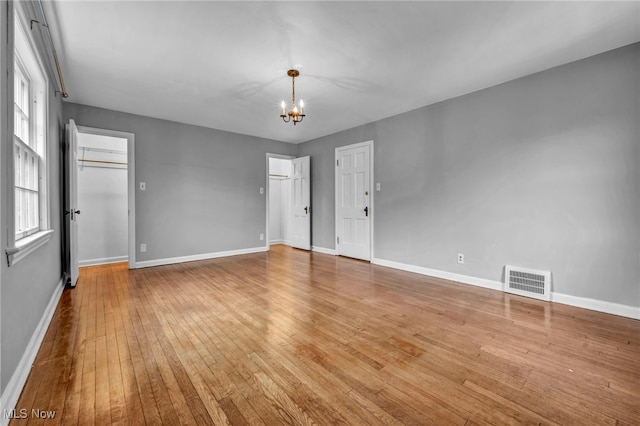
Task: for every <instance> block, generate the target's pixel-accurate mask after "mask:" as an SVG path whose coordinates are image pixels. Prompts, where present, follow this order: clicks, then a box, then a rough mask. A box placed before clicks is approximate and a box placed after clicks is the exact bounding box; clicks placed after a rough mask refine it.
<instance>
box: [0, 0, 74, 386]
mask: <svg viewBox="0 0 640 426" xmlns="http://www.w3.org/2000/svg"><path fill="white" fill-rule="evenodd" d="M7 3H8V4H7ZM0 5H1V6H0V7H1V8H2V9H1V11H0V19H1V20H2V21H1V23H0V27H1V28H6V26H5V25H10V28H13V19H11V20H10V22H7V10H6V8H7V7H9V16H11V17H13V2H1V3H0ZM34 19H38V18H35V17H34ZM1 33H2V36H1V37H2V39H1V41H2V42H1V43H0V45H1V47H0V49H1V57H2V66H3V67H6V66H7V64H9V65H11V64H13V54H12V52H13V47H12V46H13V44H11V45H10V46H11V47H7V44H6V38H5V37H6V33H7V32H6V31H1ZM11 66H12V65H11ZM3 69H6V68H3ZM51 78H52V77H51V76H49V79H50V90H49V123H48V124H49V134H48V136H49V138H48V142H47V143H48V155H49V164H48V167H49V176H48V178H49V199H50V208H51V210H50V221H49V222H50V225H51V228H52V229H53V230H54V234H53V236H52V238H51V240H50V241H49V242H48V243H47V244H46V245H44V246H43V247H40V248H39V249H37V250H36V251H35V252H33V253H32V254H31V255H29V256H28V257H26V258H24V259H23V260H21V261H20V262H18V263H17V264H14V265H13V266H11V267H7V262H6V258H5V257H4V254H3V257H2V261H0V268H1V270H0V276H1V277H2V282H1V285H0V295H1V297H0V303H1V307H0V312H1V313H2V322H1V332H0V346H1V356H0V360H1V368H0V370H1V380H0V388H1V392H4V390H5V388H6V386H7V383H8V382H9V380H10V379H11V376H12V375H13V373H14V371H15V369H16V367H17V366H18V363H19V362H20V359H21V358H22V356H23V354H24V353H25V350H26V349H27V344H28V343H29V340H30V339H31V336H32V335H33V333H34V331H35V329H36V326H37V325H38V323H39V322H40V320H41V318H42V315H43V313H44V311H45V309H46V307H47V305H48V303H49V301H50V300H51V297H52V295H53V294H54V292H55V291H56V285H57V284H58V282H59V281H60V278H61V276H62V268H61V256H60V247H61V244H62V243H61V234H62V227H61V221H62V218H61V215H60V212H61V210H62V208H61V205H60V199H61V192H60V186H61V185H60V179H61V178H60V176H61V175H60V173H61V172H60V152H61V151H60V140H61V139H60V137H61V134H62V129H63V126H62V106H61V100H60V96H59V95H56V94H55V92H54V88H53V86H52V85H51V81H52V80H51ZM0 84H1V86H2V103H3V104H2V111H5V108H6V105H7V96H8V95H7V92H6V89H5V88H6V87H7V73H6V72H2V73H0ZM10 96H13V95H12V94H11V95H10ZM10 131H11V132H12V129H10V130H9V129H8V123H7V121H6V115H5V114H2V133H3V134H2V138H1V142H0V144H1V145H0V147H1V149H2V161H3V163H2V173H3V174H2V183H3V184H2V185H0V200H1V204H2V205H1V207H0V212H2V213H1V219H0V220H1V229H2V230H3V232H1V233H0V234H1V236H0V245H1V246H2V247H3V248H4V247H7V236H6V235H7V232H6V229H7V216H6V211H7V208H8V206H7V200H8V198H9V197H10V193H9V191H13V189H12V188H7V187H6V179H7V175H6V173H7V167H5V164H6V161H7V158H11V157H12V156H11V155H10V153H11V150H12V144H13V137H12V135H11V133H10Z"/></svg>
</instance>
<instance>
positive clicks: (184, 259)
mask: <svg viewBox="0 0 640 426" xmlns="http://www.w3.org/2000/svg"><path fill="white" fill-rule="evenodd" d="M268 250H269V247H266V246H262V247H252V248H247V249H240V250H228V251H218V252H215V253H204V254H195V255H192V256H180V257H170V258H167V259H156V260H145V261H142V262H136V263H135V267H136V268H149V267H152V266H162V265H172V264H174V263H183V262H193V261H196V260H207V259H215V258H217V257H227V256H237V255H240V254H251V253H260V252H263V251H268Z"/></svg>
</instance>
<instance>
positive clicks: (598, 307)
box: [371, 258, 640, 319]
mask: <svg viewBox="0 0 640 426" xmlns="http://www.w3.org/2000/svg"><path fill="white" fill-rule="evenodd" d="M371 263H374V264H376V265H380V266H387V267H389V268H394V269H401V270H403V271H408V272H415V273H417V274H421V275H428V276H430V277H436V278H443V279H445V280H450V281H456V282H460V283H463V284H470V285H475V286H478V287H484V288H488V289H491V290H498V291H502V290H503V283H502V282H500V281H492V280H487V279H484V278H476V277H471V276H468V275H461V274H456V273H453V272H445V271H439V270H437V269H429V268H424V267H422V266H415V265H409V264H406V263H400V262H394V261H391V260H384V259H377V258H374V259H372V260H371ZM551 301H552V302H555V303H562V304H563V305H570V306H575V307H577V308H584V309H590V310H592V311H598V312H604V313H607V314H613V315H618V316H621V317H627V318H633V319H640V308H638V307H634V306H628V305H621V304H619V303H613V302H606V301H603V300H596V299H588V298H586V297H578V296H571V295H568V294H562V293H554V292H551Z"/></svg>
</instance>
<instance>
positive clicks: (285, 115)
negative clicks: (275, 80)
mask: <svg viewBox="0 0 640 426" xmlns="http://www.w3.org/2000/svg"><path fill="white" fill-rule="evenodd" d="M287 75H288V76H289V77H291V109H290V110H289V112H286V107H287V104H286V103H285V101H282V103H281V104H280V107H281V108H282V110H281V111H280V117H282V121H284V122H285V123H288V122H290V121H293V125H294V126H295V125H296V124H297V123H300V122H301V121H302V119H303V118H304V115H305V114H304V102H302V99H301V100H300V110H298V106H297V105H296V77H297V76H299V75H300V72H299V71H298V70H289V71H287Z"/></svg>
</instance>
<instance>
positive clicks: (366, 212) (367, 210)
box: [364, 206, 369, 217]
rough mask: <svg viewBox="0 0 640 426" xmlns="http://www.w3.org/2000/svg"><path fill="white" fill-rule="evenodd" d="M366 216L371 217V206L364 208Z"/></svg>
mask: <svg viewBox="0 0 640 426" xmlns="http://www.w3.org/2000/svg"><path fill="white" fill-rule="evenodd" d="M364 215H365V216H367V217H368V216H369V206H367V207H365V208H364Z"/></svg>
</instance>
